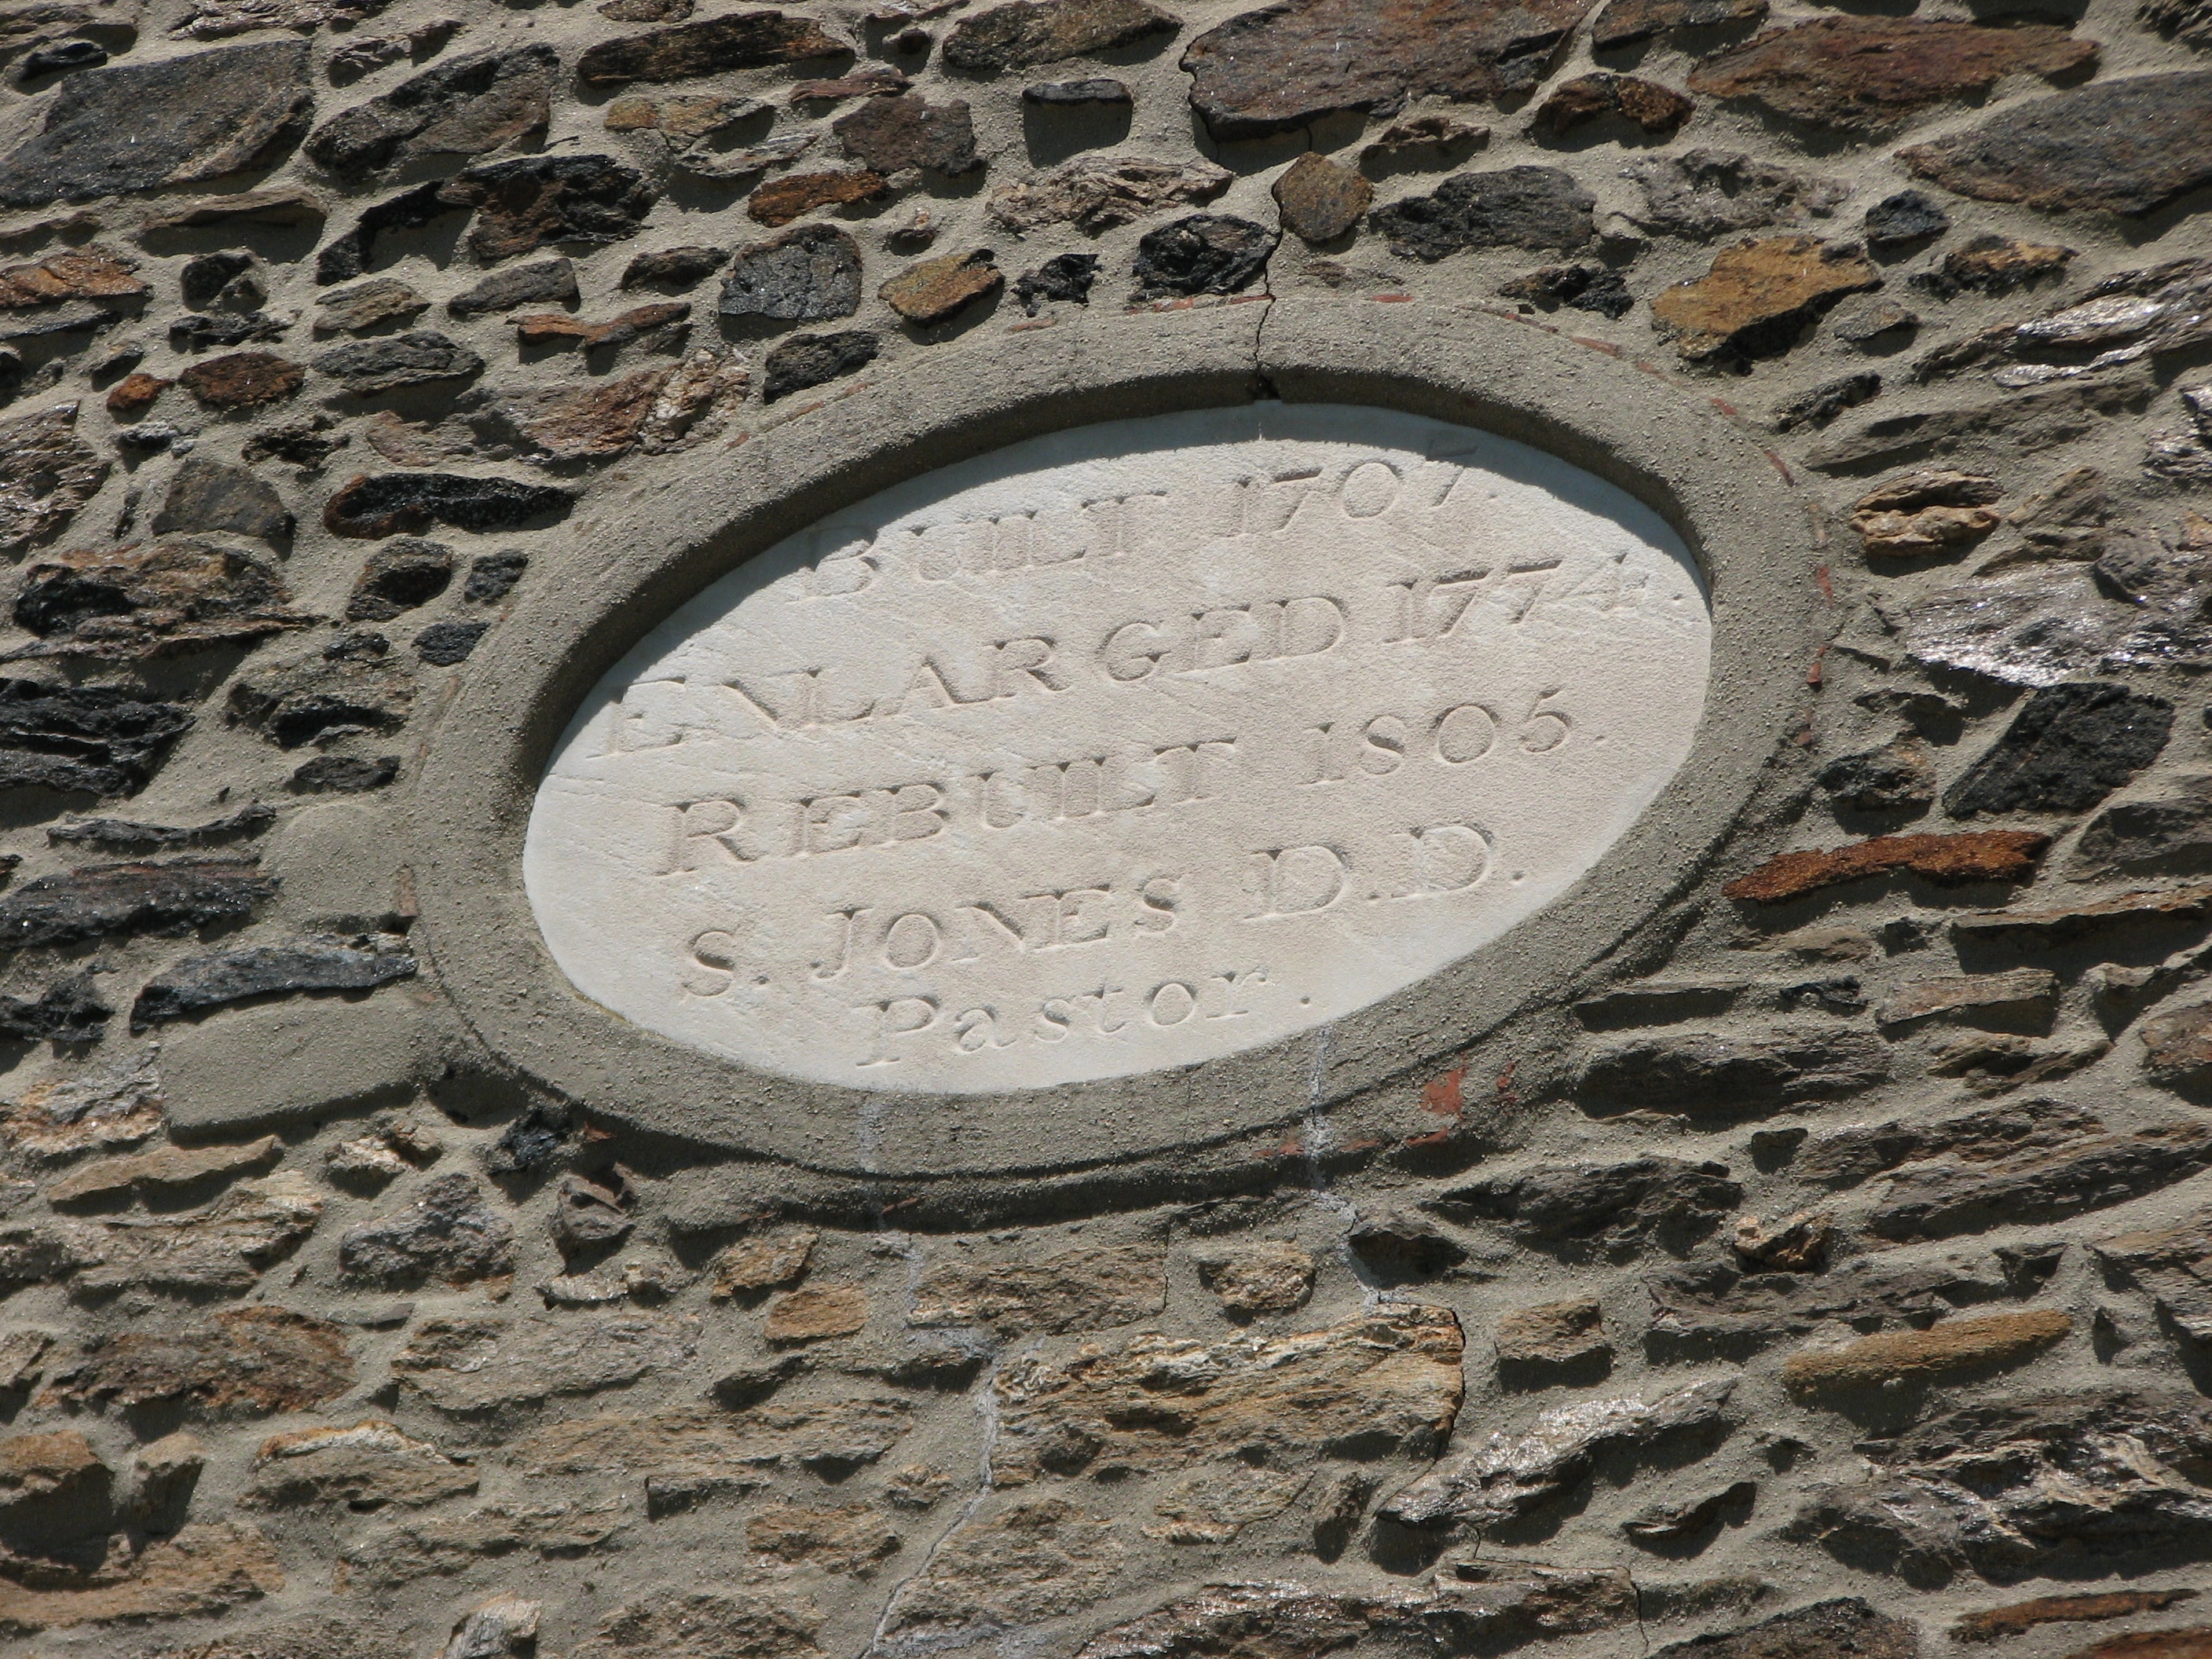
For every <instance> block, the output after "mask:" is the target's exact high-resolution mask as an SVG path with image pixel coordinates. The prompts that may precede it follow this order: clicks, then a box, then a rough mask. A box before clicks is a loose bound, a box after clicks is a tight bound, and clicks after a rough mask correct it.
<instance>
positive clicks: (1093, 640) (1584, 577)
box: [524, 405, 1711, 1094]
mask: <svg viewBox="0 0 2212 1659" xmlns="http://www.w3.org/2000/svg"><path fill="white" fill-rule="evenodd" d="M1710 649H1711V615H1710V611H1709V609H1708V605H1707V601H1706V599H1705V592H1704V588H1703V586H1702V585H1701V581H1700V579H1699V574H1698V573H1697V570H1696V567H1695V566H1694V564H1693V563H1692V561H1691V559H1690V557H1689V556H1688V555H1687V553H1686V551H1685V550H1684V549H1683V547H1682V545H1681V544H1680V541H1679V540H1678V538H1676V537H1675V535H1674V532H1672V531H1671V530H1669V529H1668V527H1667V526H1666V525H1665V524H1664V523H1663V522H1662V520H1660V519H1659V518H1658V517H1657V516H1656V515H1655V514H1653V513H1650V511H1649V510H1648V509H1646V508H1644V507H1642V506H1641V505H1640V504H1638V502H1636V501H1633V500H1632V498H1631V497H1629V496H1628V495H1626V494H1625V493H1623V492H1621V491H1620V490H1619V489H1615V488H1614V487H1613V486H1612V485H1610V484H1607V483H1604V482H1602V481H1601V480H1600V479H1598V478H1596V477H1593V476H1591V475H1590V474H1588V473H1585V472H1583V471H1578V470H1577V469H1576V468H1574V467H1572V466H1571V465H1567V464H1565V462H1562V461H1560V460H1559V459H1555V458H1553V457H1551V456H1548V455H1546V454H1543V453H1539V452H1537V451H1535V450H1533V449H1530V448H1528V447H1523V446H1522V445H1520V444H1516V443H1514V442H1511V441H1508V440H1504V439H1501V438H1497V437H1493V436H1491V435H1486V434H1483V433H1478V432H1474V431H1471V430H1468V429H1466V428H1460V427H1455V426H1450V425H1447V424H1444V423H1443V422H1436V421H1431V420H1428V419H1425V418H1423V417H1419V416H1409V415H1403V414H1397V413H1394V412H1388V411H1383V410H1375V409H1353V408H1347V407H1340V406H1327V405H1305V406H1297V407H1289V408H1285V407H1284V406H1281V405H1261V406H1260V407H1258V408H1256V409H1255V408H1244V409H1234V410H1205V411H1200V412H1194V413H1186V414H1181V415H1173V416H1155V417H1150V418H1146V419H1141V420H1133V421H1124V422H1112V423H1109V424H1106V425H1102V426H1097V427H1091V428H1082V429H1079V430H1076V431H1073V432H1066V433H1060V434H1054V435H1047V436H1042V437H1039V438H1035V439H1031V440H1029V441H1025V442H1023V443H1021V444H1018V445H1016V446H1014V447H1011V448H1009V449H1006V450H1002V451H1000V452H998V453H994V454H991V455H987V456H983V457H981V458H978V459H972V460H969V461H964V462H962V463H960V464H958V465H954V466H951V467H949V468H946V469H945V470H944V471H939V472H936V473H933V474H929V475H927V476H925V477H921V478H918V479H915V480H912V481H910V482H908V483H902V484H900V485H898V486H896V487H895V488H894V489H890V490H887V491H885V492H884V493H883V494H881V495H876V496H873V497H872V498H870V499H868V500H866V501H861V502H860V503H858V504H856V505H854V506H853V507H848V508H846V509H844V510H842V511H840V512H838V513H834V514H833V515H831V516H830V517H829V518H828V519H826V520H823V521H822V522H821V523H819V524H817V525H816V526H813V527H812V528H811V529H808V530H806V531H803V532H799V534H797V535H794V536H793V537H791V538H788V539H787V540H786V541H784V542H782V543H781V544H778V545H776V546H775V547H774V548H772V549H770V550H768V551H767V552H765V553H763V554H762V555H761V556H759V557H757V558H756V559H754V560H753V561H752V562H750V563H749V564H747V565H746V566H745V567H744V568H741V569H739V570H738V571H735V572H733V573H732V574H730V575H728V576H726V577H724V578H723V579H722V580H720V581H718V582H717V583H715V584H714V586H711V587H709V588H708V589H707V590H706V591H705V592H702V593H700V594H699V595H698V596H696V598H695V599H692V600H691V601H690V603H688V604H687V605H684V607H682V608H681V609H680V610H679V611H677V612H676V613H675V614H674V615H673V616H671V617H668V618H667V619H666V620H665V622H663V623H661V624H660V625H659V627H658V628H657V629H654V630H653V632H652V633H651V634H650V635H647V638H646V639H645V640H644V641H641V643H640V644H639V645H638V646H637V647H635V649H633V650H632V651H631V652H630V653H629V655H628V656H627V657H626V658H624V659H623V660H622V661H621V662H620V663H618V664H617V665H616V667H615V668H614V669H613V670H611V671H610V672H609V673H608V675H607V676H606V678H605V679H604V680H603V681H602V682H601V683H600V684H599V687H598V688H597V689H596V690H594V691H593V693H592V696H590V698H589V699H588V700H587V701H586V703H585V705H584V706H583V708H581V709H580V711H579V712H578V714H576V715H575V717H574V720H573V721H572V723H571V725H570V726H569V728H568V731H567V732H566V733H565V735H564V736H563V737H562V739H561V742H560V744H558V746H557V748H556V753H555V757H554V759H553V761H552V763H551V765H550V768H549V769H548V771H547V774H546V775H545V777H544V781H543V782H542V784H541V785H540V787H539V790H538V799H537V802H536V805H535V807H534V810H533V812H532V819H531V824H530V829H529V834H528V838H527V842H526V849H525V855H524V873H525V880H526V887H527V890H528V894H529V897H530V901H531V904H532V909H533V912H534V914H535V916H536V918H537V921H538V927H539V928H540V929H541V931H542V932H543V934H544V939H545V941H546V943H547V945H549V946H550V950H551V953H552V956H553V958H554V960H555V961H556V963H558V965H559V966H560V968H561V969H562V971H563V972H564V973H565V974H566V975H567V976H568V979H569V980H570V981H572V982H573V983H574V985H575V987H577V988H578V989H579V990H580V991H581V992H582V993H583V994H585V995H586V996H588V997H590V998H592V1000H596V1001H597V1002H599V1003H600V1004H601V1005H603V1006H605V1007H606V1008H608V1009H610V1010H611V1011H612V1012H615V1013H617V1014H618V1015H620V1016H622V1017H623V1018H626V1019H628V1020H629V1021H632V1022H634V1023H635V1024H638V1025H640V1026H642V1027H644V1028H646V1029H647V1030H652V1031H655V1032H658V1033H659V1034H660V1035H662V1036H666V1037H669V1038H672V1039H674V1040H675V1041H677V1042H683V1043H686V1044H690V1045H691V1046H693V1047H696V1048H701V1049H704V1050H706V1051H708V1052H709V1053H712V1054H718V1055H721V1056H725V1057H726V1058H728V1059H731V1060H738V1061H740V1062H743V1063H745V1064H748V1065H750V1066H755V1067H757V1068H759V1069H762V1070H763V1071H766V1072H769V1073H776V1074H781V1075H783V1076H787V1077H793V1078H798V1079H808V1080H811V1081H816V1082H821V1083H830V1084H839V1085H848V1086H851V1087H856V1088H867V1089H878V1090H886V1091H924V1092H933V1093H952V1094H969V1093H993V1092H1001V1091H1013V1090H1020V1089H1027V1088H1042V1087H1049V1086H1052V1085H1060V1084H1065V1083H1070V1082H1076V1081H1081V1080H1084V1079H1097V1078H1107V1077H1115V1076H1124V1075H1128V1074H1133V1073H1142V1072H1148V1071H1153V1070H1157V1069H1159V1068H1162V1067H1168V1066H1188V1065H1191V1064H1194V1063H1195V1062H1198V1061H1201V1060H1210V1059H1212V1058H1215V1057H1217V1056H1219V1055H1223V1054H1231V1053H1235V1052H1237V1051H1241V1050H1245V1049H1249V1048H1256V1047H1259V1046H1261V1045H1264V1044H1267V1043H1271V1042H1277V1041H1279V1040H1280V1039H1282V1038H1284V1037H1286V1036H1291V1035H1292V1034H1295V1033H1297V1032H1300V1031H1304V1030H1311V1029H1313V1028H1316V1027H1319V1026H1323V1025H1325V1024H1328V1022H1330V1021H1332V1020H1334V1019H1336V1018H1339V1017H1340V1016H1341V1015H1344V1014H1347V1013H1350V1012H1352V1011H1354V1010H1356V1009H1358V1008H1361V1007H1364V1006H1367V1005H1369V1004H1370V1003H1373V1002H1375V1001H1376V1000H1379V999H1381V998H1383V997H1385V996H1388V995H1389V994H1391V993H1393V992H1395V991H1397V990H1400V989H1401V988H1403V987H1406V986H1407V985H1409V984H1411V983H1413V981H1417V980H1419V979H1421V978H1424V977H1425V976H1426V975H1430V974H1431V973H1434V972H1435V971H1437V969H1441V968H1443V967H1444V966H1445V965H1446V964H1448V963H1452V962H1454V961H1455V960H1457V959H1459V958H1461V957H1465V956H1467V955H1468V953H1470V952H1471V951H1475V950H1477V949H1478V948H1480V947H1481V946H1482V945H1486V944H1487V943H1489V942H1490V941H1492V940H1494V939H1498V937H1499V936H1500V935H1502V934H1504V933H1506V932H1507V931H1508V930H1510V928H1512V927H1514V926H1515V925H1516V924H1517V923H1519V922H1521V921H1524V920H1526V919H1527V918H1528V917H1529V916H1532V915H1534V914H1536V913H1537V912H1538V911H1540V910H1541V909H1542V908H1544V907H1545V906H1546V905H1547V904H1549V903H1550V902H1553V900H1554V899H1556V898H1558V897H1559V896H1561V895H1562V894H1564V893H1565V892H1566V891H1567V890H1569V889H1570V888H1571V887H1572V886H1573V885H1574V884H1576V882H1577V879H1578V878H1580V877H1581V876H1582V875H1583V873H1584V872H1586V871H1588V870H1589V868H1590V867H1591V866H1593V865H1594V864H1595V863H1596V862H1597V860H1599V858H1600V857H1601V855H1602V854H1604V853H1605V851H1606V849H1607V848H1608V847H1610V846H1611V845H1612V844H1613V842H1615V841H1616V840H1617V839H1618V838H1619V837H1620V836H1621V835H1622V834H1623V833H1625V832H1626V830H1627V829H1629V828H1630V826H1631V825H1632V824H1633V823H1635V822H1636V820H1637V819H1638V817H1639V816H1640V815H1641V814H1642V812H1643V811H1644V809H1645V807H1647V806H1648V805H1650V802H1651V801H1652V799H1654V798H1655V797H1656V795H1657V794H1658V793H1659V792H1660V790H1661V789H1662V787H1664V786H1665V784H1666V783H1667V781H1668V779H1669V778H1670V777H1671V776H1672V775H1673V774H1674V771H1675V770H1676V769H1677V768H1678V767H1679V766H1680V764H1681V763H1682V762H1683V760H1684V758H1685V757H1686V755H1687V754H1688V752H1689V750H1690V744H1691V739H1692V734H1693V732H1695V730H1696V728H1697V726H1698V724H1699V717H1700V715H1701V713H1702V711H1703V708H1704V705H1705V684H1706V675H1707V665H1708V659H1709V654H1710Z"/></svg>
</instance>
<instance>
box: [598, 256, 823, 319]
mask: <svg viewBox="0 0 2212 1659" xmlns="http://www.w3.org/2000/svg"><path fill="white" fill-rule="evenodd" d="M729 257H730V255H729V250H728V249H726V248H719V247H665V248H661V249H659V250H658V251H656V252H652V253H641V254H639V255H638V256H637V258H635V259H632V260H631V261H630V262H629V265H628V266H627V267H626V268H624V270H623V274H622V282H621V283H620V284H619V286H620V287H622V288H623V289H625V290H627V289H633V288H637V287H640V286H641V285H644V284H650V285H652V286H653V287H654V288H665V289H686V288H690V286H691V285H692V284H693V283H699V282H702V281H704V280H705V279H706V278H708V277H709V276H713V275H714V273H715V272H716V271H718V270H720V269H721V268H722V266H723V265H724V264H726V263H727V262H728V259H729ZM838 314H839V315H841V316H842V315H843V314H845V313H842V312H841V313H838Z"/></svg>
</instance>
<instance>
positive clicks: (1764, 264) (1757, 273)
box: [1651, 236, 1881, 363]
mask: <svg viewBox="0 0 2212 1659" xmlns="http://www.w3.org/2000/svg"><path fill="white" fill-rule="evenodd" d="M1880 287H1881V272H1879V271H1877V270H1875V268H1874V267H1873V266H1872V265H1871V264H1868V263H1867V261H1866V258H1865V257H1864V256H1863V254H1862V253H1861V252H1859V250H1858V248H1857V246H1852V245H1848V244H1847V245H1841V246H1836V245H1831V244H1829V243H1827V242H1824V241H1822V240H1820V238H1819V237H1817V236H1771V237H1768V238H1767V239H1765V240H1763V241H1744V242H1739V243H1738V244H1736V246H1734V247H1730V248H1723V249H1722V250H1721V252H1719V253H1718V254H1717V255H1716V256H1715V257H1714V259H1713V265H1712V269H1711V271H1709V272H1708V273H1707V274H1706V275H1705V276H1700V277H1699V278H1698V279H1697V280H1696V281H1695V282H1689V283H1678V284H1676V285H1675V286H1674V287H1673V288H1670V289H1667V290H1666V292H1664V293H1663V294H1661V295H1659V296H1658V297H1657V298H1656V299H1655V300H1653V301H1651V316H1652V319H1653V320H1654V321H1656V322H1657V323H1658V324H1659V325H1661V326H1662V327H1663V328H1665V329H1667V330H1668V331H1669V332H1671V333H1672V334H1673V335H1674V348H1675V349H1676V350H1678V351H1680V353H1681V354H1682V356H1684V357H1685V358H1686V359H1688V360H1689V361H1690V362H1693V363H1704V362H1720V361H1729V360H1734V361H1741V360H1742V359H1745V358H1750V357H1774V356H1780V355H1781V354H1782V353H1784V352H1785V351H1787V350H1789V349H1790V347H1792V346H1793V345H1795V344H1796V343H1797V338H1798V336H1799V335H1800V334H1802V332H1803V331H1804V330H1805V328H1806V326H1807V325H1808V324H1810V323H1812V322H1813V321H1814V320H1815V319H1818V318H1819V317H1820V315H1821V314H1822V313H1825V312H1826V311H1827V310H1828V308H1829V307H1832V306H1833V305H1834V304H1835V303H1836V301H1838V300H1840V299H1842V298H1843V297H1844V295H1847V294H1863V293H1864V292H1865V291H1866V290H1867V289H1875V288H1880Z"/></svg>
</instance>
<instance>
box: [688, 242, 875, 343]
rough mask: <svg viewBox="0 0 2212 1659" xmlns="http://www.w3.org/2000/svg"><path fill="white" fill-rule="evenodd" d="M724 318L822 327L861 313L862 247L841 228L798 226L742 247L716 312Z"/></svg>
mask: <svg viewBox="0 0 2212 1659" xmlns="http://www.w3.org/2000/svg"><path fill="white" fill-rule="evenodd" d="M716 308H717V309H718V310H720V312H721V313H722V314H723V315H724V316H725V317H771V318H775V319H779V320H782V321H788V322H801V323H811V322H821V321H823V320H826V319H829V318H832V317H849V316H851V315H852V314H853V313H854V312H855V311H858V310H859V309H860V244H859V243H857V242H855V241H854V240H853V239H852V237H851V236H850V235H848V234H847V233H846V232H844V231H842V230H841V229H839V228H837V227H836V225H823V224H805V225H795V226H793V228H791V229H789V230H787V231H785V232H783V233H782V234H781V235H777V236H771V237H769V239H768V240H765V241H760V242H755V243H753V244H751V245H750V246H747V247H741V248H739V249H738V252H737V257H736V258H733V259H732V260H731V262H730V274H729V276H727V277H726V279H725V280H724V281H723V283H722V297H721V301H720V304H719V306H718V307H716Z"/></svg>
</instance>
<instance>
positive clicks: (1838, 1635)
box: [1653, 1595, 1920, 1659]
mask: <svg viewBox="0 0 2212 1659" xmlns="http://www.w3.org/2000/svg"><path fill="white" fill-rule="evenodd" d="M1843 1654H1850V1655H1852V1656H1854V1659H1919V1654H1920V1634H1919V1632H1918V1631H1917V1629H1916V1628H1915V1627H1914V1626H1912V1624H1911V1622H1910V1621H1909V1620H1904V1619H1899V1618H1895V1617H1893V1616H1892V1615H1891V1614H1888V1613H1876V1612H1875V1610H1874V1608H1873V1607H1870V1606H1869V1605H1868V1604H1867V1603H1866V1602H1865V1601H1862V1600H1861V1599H1860V1598H1858V1597H1857V1596H1856V1595H1853V1596H1847V1597H1843V1598H1841V1599H1838V1600H1837V1601H1818V1602H1815V1603H1814V1604H1813V1605H1812V1606H1811V1607H1799V1608H1796V1610H1795V1611H1793V1612H1790V1613H1782V1614H1780V1615H1779V1616H1778V1617H1776V1618H1773V1619H1768V1620H1762V1621H1761V1622H1760V1623H1759V1624H1756V1625H1753V1626H1749V1627H1747V1628H1746V1629H1743V1630H1735V1631H1727V1632H1718V1633H1716V1634H1713V1635H1710V1636H1700V1637H1698V1638H1695V1639H1694V1640H1692V1641H1688V1642H1675V1643H1673V1644H1670V1645H1668V1646H1667V1647H1663V1648H1661V1649H1660V1650H1658V1651H1657V1653H1656V1655H1654V1656H1653V1659H1837V1656H1839V1655H1843Z"/></svg>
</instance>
